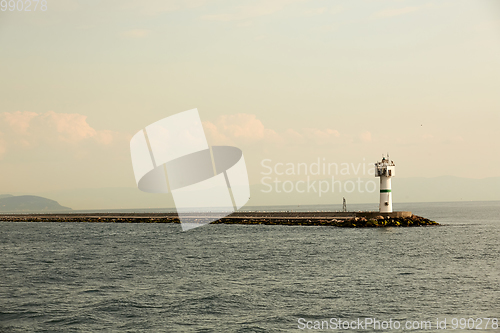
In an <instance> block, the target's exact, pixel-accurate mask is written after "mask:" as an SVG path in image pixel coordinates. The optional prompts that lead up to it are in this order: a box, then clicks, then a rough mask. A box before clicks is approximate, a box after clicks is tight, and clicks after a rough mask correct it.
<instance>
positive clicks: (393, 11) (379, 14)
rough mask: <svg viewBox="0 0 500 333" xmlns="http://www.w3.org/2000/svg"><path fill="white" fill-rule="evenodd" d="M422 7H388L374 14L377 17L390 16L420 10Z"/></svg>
mask: <svg viewBox="0 0 500 333" xmlns="http://www.w3.org/2000/svg"><path fill="white" fill-rule="evenodd" d="M421 8H422V7H404V8H388V9H384V10H381V11H379V12H376V13H374V14H373V17H375V18H388V17H394V16H399V15H404V14H408V13H411V12H415V11H417V10H420V9H421Z"/></svg>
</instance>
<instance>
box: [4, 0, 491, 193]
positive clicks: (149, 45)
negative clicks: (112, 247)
mask: <svg viewBox="0 0 500 333" xmlns="http://www.w3.org/2000/svg"><path fill="white" fill-rule="evenodd" d="M26 3H27V2H26ZM26 3H25V4H26ZM35 3H36V2H33V3H32V7H31V9H34V5H35ZM42 4H43V3H42V2H40V3H39V4H38V5H39V6H40V7H38V8H37V10H34V11H33V10H32V11H29V12H27V11H25V10H24V8H22V9H23V10H22V11H21V10H19V5H18V7H17V8H15V9H14V10H13V11H10V9H9V7H7V8H6V10H5V11H3V9H4V8H1V9H2V10H1V11H0V170H1V171H0V189H1V190H0V193H24V194H28V193H40V192H50V191H62V190H71V189H90V188H96V189H97V188H109V187H134V186H136V183H135V179H134V174H133V171H132V165H131V160H130V148H129V142H130V139H131V137H132V136H133V135H134V134H135V133H136V132H137V131H139V130H141V129H142V128H144V127H145V126H147V125H149V124H151V123H153V122H155V121H157V120H160V119H162V118H165V117H168V116H170V115H173V114H176V113H179V112H182V111H186V110H190V109H193V108H197V109H198V111H199V114H200V117H201V119H202V121H203V125H204V130H205V134H206V135H207V138H208V142H209V144H211V145H212V144H213V145H217V144H230V145H234V146H237V147H239V148H241V149H242V150H243V152H244V155H245V161H246V164H247V168H248V172H249V180H250V183H251V184H260V183H261V181H262V177H263V173H265V172H267V171H266V170H267V169H266V168H264V167H263V163H264V164H266V165H270V166H271V167H272V168H273V167H274V166H276V164H278V163H284V164H286V163H292V164H298V163H306V164H308V165H311V164H312V163H315V162H317V161H318V159H320V161H325V162H328V163H337V164H339V165H340V164H341V163H348V164H351V165H359V164H360V163H361V164H366V165H372V164H373V162H375V161H377V160H380V159H381V157H382V154H383V153H387V152H389V153H390V156H391V159H393V160H394V162H395V163H396V166H397V171H396V172H397V176H398V177H405V178H406V177H439V176H455V177H465V178H474V179H482V178H488V177H500V169H499V165H500V154H499V151H500V140H499V135H500V134H499V133H500V131H499V130H498V126H499V124H500V93H499V91H500V89H499V88H500V2H498V1H495V0H474V1H472V0H468V1H464V0H453V1H451V0H448V1H447V0H443V1H438V0H433V1H425V0H419V1H415V0H350V1H346V0H344V1H340V0H330V1H324V0H311V1H307V0H265V1H259V0H256V1H245V0H242V1H225V0H206V1H205V0H182V1H180V0H179V1H175V0H167V1H156V0H153V1H138V0H126V1H115V0H109V1H72V0H65V1H58V0H47V1H46V2H45V4H46V7H43V8H45V9H46V10H45V11H42V10H41V8H42ZM263 161H265V162H263ZM280 167H281V165H280ZM273 173H276V172H275V170H273ZM312 176H314V175H312ZM323 176H324V175H320V176H319V177H323ZM336 176H338V177H340V178H342V177H344V176H345V177H347V178H349V177H351V178H352V177H353V176H354V175H353V171H351V174H348V175H336ZM364 176H366V177H373V176H372V175H369V174H366V175H364ZM300 177H301V176H300V175H293V174H291V175H288V178H289V179H291V180H293V179H299V178H300ZM499 194H500V191H499ZM499 198H500V196H499ZM497 199H498V198H497Z"/></svg>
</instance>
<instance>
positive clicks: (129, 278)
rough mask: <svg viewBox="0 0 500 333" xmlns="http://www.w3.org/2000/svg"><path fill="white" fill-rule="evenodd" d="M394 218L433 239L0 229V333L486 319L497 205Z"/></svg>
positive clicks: (493, 305)
mask: <svg viewBox="0 0 500 333" xmlns="http://www.w3.org/2000/svg"><path fill="white" fill-rule="evenodd" d="M292 208H293V209H300V210H305V209H315V210H317V209H319V210H326V209H328V207H327V206H317V207H292ZM349 208H350V209H356V210H357V209H370V208H372V209H373V208H374V207H373V205H371V206H370V205H366V206H364V205H351V206H350V207H349ZM280 209H283V210H284V209H287V208H286V207H284V208H283V207H281V208H280ZM395 209H397V210H410V211H412V212H414V213H415V214H417V215H421V216H424V217H427V218H430V219H432V220H436V221H438V222H440V223H441V224H442V226H439V227H418V228H383V229H342V228H335V227H293V226H266V225H221V224H218V225H208V226H204V227H200V228H196V229H193V230H190V231H187V232H182V231H181V227H180V225H178V224H98V223H12V222H0V332H98V331H106V332H113V331H114V332H303V331H307V330H301V329H299V326H301V325H300V324H299V321H298V320H299V318H304V320H303V322H304V323H305V322H307V321H310V322H311V323H310V326H311V325H313V324H314V321H315V320H318V321H321V320H323V321H330V318H340V319H342V320H349V321H356V320H357V319H358V318H360V320H365V318H367V317H369V318H375V319H376V320H379V321H389V320H390V319H392V321H395V320H398V321H400V322H401V324H402V325H403V326H404V325H405V322H406V321H411V322H412V323H413V322H415V321H416V322H421V321H431V323H432V328H431V329H430V330H427V331H436V327H435V326H436V318H439V319H440V320H444V319H445V318H446V319H447V328H448V330H450V331H451V330H452V320H453V318H466V319H468V318H474V319H476V318H498V319H500V259H499V256H500V202H460V203H458V202H457V203H415V204H399V205H395ZM469 323H470V321H469ZM478 325H479V321H476V322H475V325H474V326H475V327H478V328H480V329H479V330H476V331H491V332H500V329H491V327H492V322H490V323H489V327H488V328H489V329H488V330H486V329H485V321H483V322H482V323H481V326H478ZM493 327H494V325H493ZM497 327H498V326H497ZM402 328H404V327H402ZM402 328H400V329H392V330H391V329H381V330H374V329H373V328H372V327H364V330H363V329H359V330H358V329H352V330H343V331H348V332H371V331H379V332H382V331H383V332H399V331H403V329H402ZM458 328H459V327H458ZM324 331H332V332H333V331H340V330H324ZM406 331H409V330H406ZM414 331H420V332H421V331H423V330H414ZM454 331H456V332H457V331H466V330H460V329H458V330H454Z"/></svg>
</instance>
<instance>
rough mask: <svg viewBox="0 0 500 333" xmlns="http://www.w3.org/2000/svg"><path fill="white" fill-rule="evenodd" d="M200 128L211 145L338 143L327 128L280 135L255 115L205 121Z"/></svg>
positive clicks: (331, 131)
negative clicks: (202, 128) (203, 130)
mask: <svg viewBox="0 0 500 333" xmlns="http://www.w3.org/2000/svg"><path fill="white" fill-rule="evenodd" d="M203 127H204V129H205V132H206V134H207V137H208V140H209V143H210V144H216V145H219V144H230V145H240V144H243V145H248V144H263V145H275V146H283V145H299V144H314V145H324V144H331V143H334V142H336V141H337V139H338V138H339V137H340V133H339V132H338V131H337V130H334V129H330V128H326V129H318V128H301V129H298V130H295V129H291V128H289V129H287V130H285V131H282V132H278V131H275V130H273V129H270V128H266V127H265V126H264V124H263V123H262V122H261V121H260V120H259V119H257V117H256V116H255V115H254V114H243V113H240V114H236V115H223V116H220V117H219V118H218V119H217V120H216V121H215V122H210V121H205V122H203Z"/></svg>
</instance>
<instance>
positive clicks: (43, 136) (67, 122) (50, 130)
mask: <svg viewBox="0 0 500 333" xmlns="http://www.w3.org/2000/svg"><path fill="white" fill-rule="evenodd" d="M125 137H126V136H125V135H121V134H119V133H116V132H112V131H109V130H96V129H94V128H93V127H91V126H90V125H89V124H88V123H87V116H84V115H81V114H78V113H56V112H54V111H48V112H46V113H36V112H28V111H16V112H4V113H2V114H0V153H2V154H5V153H6V152H7V151H9V150H11V149H14V150H16V149H33V148H37V147H39V146H50V147H52V148H55V147H75V146H81V145H82V144H84V145H87V144H91V145H98V146H109V145H111V144H112V143H114V142H116V140H117V139H118V138H120V139H124V138H125Z"/></svg>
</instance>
